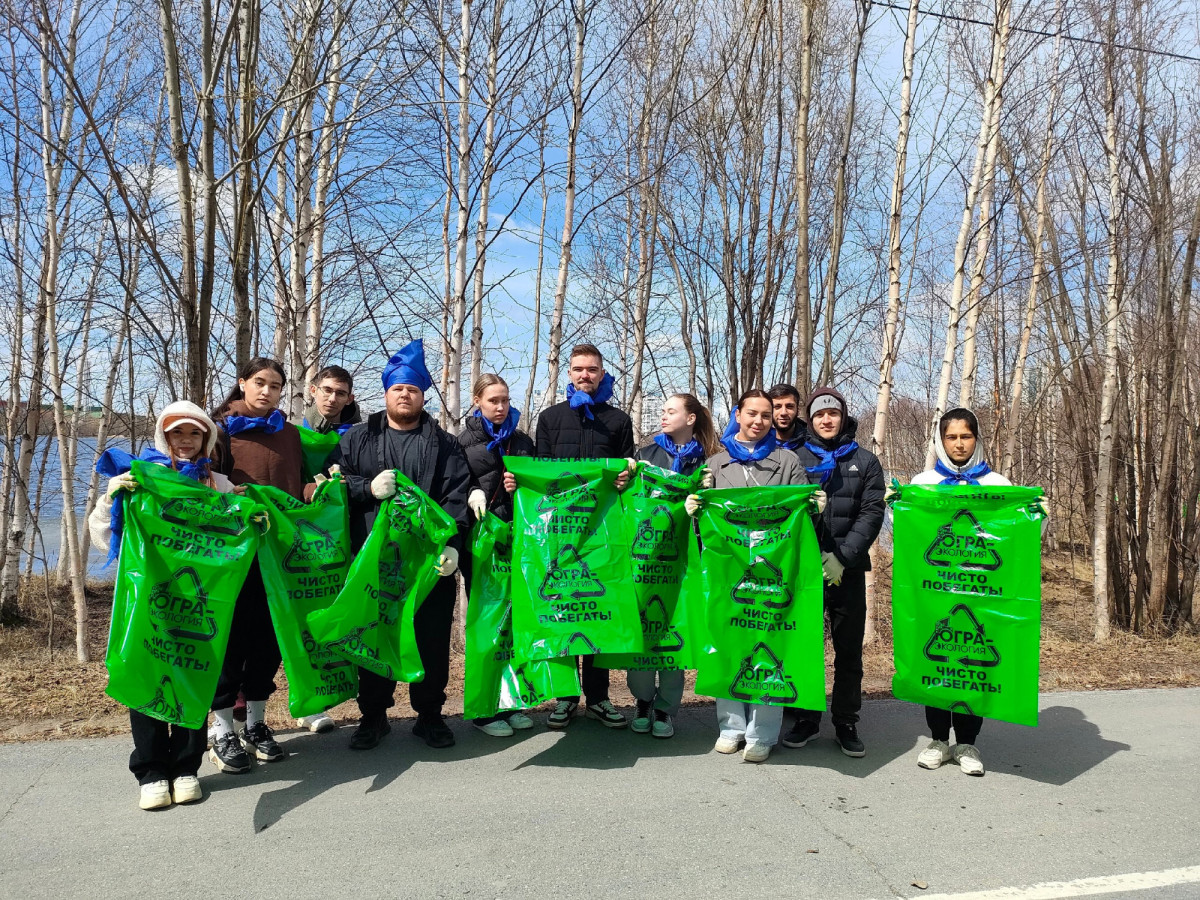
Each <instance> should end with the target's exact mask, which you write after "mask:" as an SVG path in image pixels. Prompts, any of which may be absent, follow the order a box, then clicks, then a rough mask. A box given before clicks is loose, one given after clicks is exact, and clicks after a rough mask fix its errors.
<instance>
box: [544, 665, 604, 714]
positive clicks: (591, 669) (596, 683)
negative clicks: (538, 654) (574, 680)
mask: <svg viewBox="0 0 1200 900" xmlns="http://www.w3.org/2000/svg"><path fill="white" fill-rule="evenodd" d="M575 658H576V659H577V660H579V662H581V663H582V664H583V666H582V668H583V674H582V675H581V676H580V679H579V681H580V684H582V685H583V696H584V697H585V698H586V699H587V703H588V705H589V706H590V705H592V704H594V703H599V702H600V701H601V700H607V699H608V669H602V668H600V667H599V666H597V665H596V657H594V656H577V657H575ZM556 699H558V700H570V701H571V702H572V703H578V702H579V697H578V696H575V697H558V698H556Z"/></svg>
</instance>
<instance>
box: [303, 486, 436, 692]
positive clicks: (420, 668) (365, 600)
mask: <svg viewBox="0 0 1200 900" xmlns="http://www.w3.org/2000/svg"><path fill="white" fill-rule="evenodd" d="M396 483H397V485H398V489H397V491H396V494H395V496H393V497H392V498H391V499H390V500H388V501H387V502H385V503H384V504H383V506H382V507H380V510H379V514H378V515H377V516H376V517H375V524H374V525H373V526H372V527H371V533H370V535H368V536H367V541H366V543H365V544H363V546H362V549H361V550H359V551H358V555H357V556H356V557H354V562H353V563H351V565H350V571H349V572H348V573H347V575H346V582H345V586H344V587H343V588H342V591H341V593H339V594H338V595H337V599H335V600H334V601H333V603H332V604H331V605H330V606H328V607H327V608H325V609H322V610H318V611H317V612H314V613H310V614H309V616H308V630H309V631H310V632H311V633H312V636H313V638H314V639H315V640H316V641H317V643H318V644H327V645H328V646H329V648H330V649H331V650H333V652H334V653H337V654H338V655H340V656H341V657H342V658H343V659H347V660H349V661H351V662H353V663H356V664H358V665H360V666H362V667H363V668H364V669H367V670H369V671H371V672H374V673H375V674H376V675H379V676H381V677H382V678H387V679H389V680H392V681H407V682H413V681H420V680H421V679H422V678H424V677H425V666H424V664H422V662H421V654H420V653H419V652H418V650H417V639H416V634H415V633H414V631H413V616H414V615H415V614H416V612H417V610H418V609H419V608H420V606H421V604H422V603H424V602H425V598H426V597H427V596H429V592H430V590H432V589H433V586H434V584H435V583H436V582H437V580H438V579H439V578H441V577H442V576H440V575H439V574H438V573H437V562H438V557H440V556H441V554H442V551H443V550H444V549H445V547H446V543H447V542H448V541H449V540H450V538H451V537H452V536H453V535H454V533H455V532H456V531H457V530H458V526H457V525H456V524H455V522H454V520H453V519H452V518H450V516H449V515H447V513H446V511H445V510H443V509H442V508H441V507H440V506H438V504H437V503H436V502H435V501H434V500H433V499H432V498H431V497H430V496H429V495H428V494H426V493H425V492H424V491H422V490H421V489H420V488H419V487H417V486H416V485H415V484H413V483H412V482H411V481H410V480H409V479H408V478H407V477H405V475H404V474H403V473H401V472H400V471H398V470H396Z"/></svg>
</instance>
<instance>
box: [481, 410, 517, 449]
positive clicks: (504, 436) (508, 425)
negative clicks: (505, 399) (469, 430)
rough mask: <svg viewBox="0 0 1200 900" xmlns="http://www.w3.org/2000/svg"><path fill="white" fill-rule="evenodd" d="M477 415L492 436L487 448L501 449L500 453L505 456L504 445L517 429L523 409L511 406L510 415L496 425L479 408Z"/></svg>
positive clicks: (484, 428) (489, 435)
mask: <svg viewBox="0 0 1200 900" xmlns="http://www.w3.org/2000/svg"><path fill="white" fill-rule="evenodd" d="M475 415H476V416H477V417H478V418H479V421H480V422H482V423H483V430H484V431H486V432H487V436H488V437H489V438H491V440H490V441H488V445H487V448H488V449H489V450H499V451H500V455H501V456H503V455H504V445H505V444H506V443H507V442H508V439H509V438H510V437H512V434H513V432H514V431H516V430H517V423H518V422H519V421H521V411H520V410H519V409H517V408H516V407H515V406H510V407H509V408H508V416H507V417H506V418H505V419H504V421H503V422H501V423H500V424H499V425H496V423H494V422H493V421H492V420H491V419H485V418H484V417H483V413H481V412H480V411H479V410H475Z"/></svg>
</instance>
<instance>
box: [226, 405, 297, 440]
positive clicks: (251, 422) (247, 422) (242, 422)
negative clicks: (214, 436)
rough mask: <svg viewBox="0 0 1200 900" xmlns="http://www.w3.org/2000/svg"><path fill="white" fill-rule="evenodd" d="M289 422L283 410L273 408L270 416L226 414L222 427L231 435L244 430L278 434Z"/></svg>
mask: <svg viewBox="0 0 1200 900" xmlns="http://www.w3.org/2000/svg"><path fill="white" fill-rule="evenodd" d="M286 424H287V417H286V416H284V414H283V410H281V409H273V410H271V414H270V415H269V416H226V417H225V420H224V421H223V422H221V427H222V428H223V429H225V433H226V434H227V435H229V436H230V437H233V436H234V435H235V434H241V433H242V432H243V431H265V432H266V433H267V434H278V433H279V432H281V431H283V426H284V425H286Z"/></svg>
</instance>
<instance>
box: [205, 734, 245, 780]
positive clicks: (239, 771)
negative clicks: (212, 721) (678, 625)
mask: <svg viewBox="0 0 1200 900" xmlns="http://www.w3.org/2000/svg"><path fill="white" fill-rule="evenodd" d="M208 755H209V758H210V759H212V764H213V765H214V766H216V767H217V771H218V772H227V773H229V774H230V775H244V774H245V773H246V772H249V771H250V757H249V756H247V755H246V751H245V750H244V749H243V748H242V742H241V741H239V740H238V736H237V735H236V734H234V733H233V732H232V731H231V732H229V733H228V734H223V735H221V736H220V737H219V738H217V739H216V740H215V741H213V746H212V749H211V750H210V751H208Z"/></svg>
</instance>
